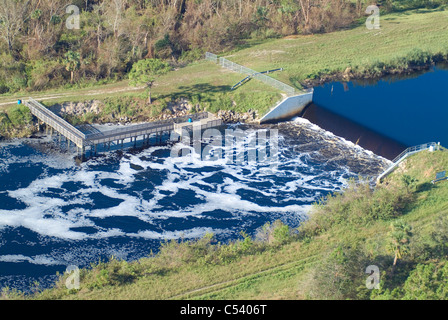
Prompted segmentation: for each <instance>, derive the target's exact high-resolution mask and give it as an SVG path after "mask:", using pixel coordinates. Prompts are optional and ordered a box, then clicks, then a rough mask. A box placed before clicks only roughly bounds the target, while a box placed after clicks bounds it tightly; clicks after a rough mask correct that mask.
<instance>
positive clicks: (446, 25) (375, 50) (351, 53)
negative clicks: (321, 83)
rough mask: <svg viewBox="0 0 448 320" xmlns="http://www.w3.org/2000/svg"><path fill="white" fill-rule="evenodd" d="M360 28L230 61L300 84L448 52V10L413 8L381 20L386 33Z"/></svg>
mask: <svg viewBox="0 0 448 320" xmlns="http://www.w3.org/2000/svg"><path fill="white" fill-rule="evenodd" d="M364 23H365V20H361V21H360V24H359V26H357V27H355V28H353V29H348V30H343V31H337V32H332V33H327V34H316V35H308V36H295V37H286V38H283V39H278V40H273V41H269V42H265V43H262V44H258V45H256V46H254V47H249V48H247V49H243V50H240V51H237V52H232V53H230V54H228V55H226V57H227V58H228V59H230V60H232V61H234V62H236V63H239V64H243V65H245V66H247V67H249V68H253V69H255V70H266V69H268V68H284V71H283V72H281V73H275V74H273V75H271V76H272V77H276V78H278V79H279V80H281V81H283V82H285V83H289V84H292V85H297V84H299V83H301V82H303V81H304V80H305V79H307V78H310V77H312V76H313V75H316V74H319V73H332V72H341V71H342V72H343V71H345V70H346V68H348V67H352V68H354V67H362V66H369V65H371V64H372V63H374V62H377V61H381V62H385V63H388V62H390V61H391V60H393V59H394V58H397V57H404V56H406V55H407V54H408V53H409V52H411V51H412V50H416V49H417V50H418V49H419V50H422V51H426V52H431V53H433V54H436V53H438V52H446V51H448V37H447V34H448V11H446V10H442V9H436V10H423V9H421V10H412V11H406V12H401V13H392V14H388V15H382V16H381V17H380V26H381V28H380V30H375V29H374V30H368V29H367V28H366V26H365V24H364Z"/></svg>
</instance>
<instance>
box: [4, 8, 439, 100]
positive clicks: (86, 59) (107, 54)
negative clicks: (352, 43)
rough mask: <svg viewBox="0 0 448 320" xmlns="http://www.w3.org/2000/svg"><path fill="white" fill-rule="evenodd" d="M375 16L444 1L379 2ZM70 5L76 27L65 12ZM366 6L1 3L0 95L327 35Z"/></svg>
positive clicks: (353, 21) (351, 21)
mask: <svg viewBox="0 0 448 320" xmlns="http://www.w3.org/2000/svg"><path fill="white" fill-rule="evenodd" d="M377 2H378V4H379V5H381V6H382V10H383V11H385V12H386V11H394V10H403V9H407V8H417V7H437V6H438V5H441V4H445V3H446V2H447V1H446V0H434V1H430V2H428V1H423V0H406V1H405V0H402V1H398V0H395V1H392V0H382V1H377ZM68 5H76V6H77V7H78V8H79V10H80V12H79V29H78V28H77V27H78V26H77V20H76V19H75V18H74V17H73V15H74V14H75V13H76V12H75V11H70V10H69V12H68V13H67V11H66V9H67V6H68ZM367 5H368V4H367V1H366V0H356V1H353V0H271V1H264V0H250V1H241V0H200V1H196V0H146V1H142V0H113V1H105V0H90V1H85V0H56V1H47V0H45V1H42V0H1V1H0V93H8V92H16V91H18V90H23V89H31V90H42V89H48V88H52V87H59V86H61V84H65V85H67V86H72V85H73V84H74V83H78V84H79V83H84V84H86V83H95V82H97V81H113V80H116V79H123V78H126V77H127V74H128V72H129V71H130V70H131V68H132V65H133V64H134V63H135V62H137V61H139V60H141V59H143V58H160V59H164V60H170V61H172V62H173V63H174V64H176V63H185V62H191V61H193V60H197V59H198V58H200V57H202V54H203V52H204V51H206V50H209V51H213V52H221V51H223V50H229V49H231V48H235V47H238V46H241V45H243V44H244V43H245V41H247V40H250V39H252V40H254V39H255V40H262V39H267V38H277V37H283V36H288V35H297V34H310V33H322V32H330V31H334V30H336V29H340V28H343V27H347V26H350V25H353V24H356V23H357V19H358V18H360V17H362V16H366V14H365V9H366V6H367Z"/></svg>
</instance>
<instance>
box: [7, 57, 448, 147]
mask: <svg viewBox="0 0 448 320" xmlns="http://www.w3.org/2000/svg"><path fill="white" fill-rule="evenodd" d="M404 58H405V57H403V59H404ZM429 58H430V60H431V61H429V62H427V63H424V64H412V60H409V59H408V60H406V61H407V62H408V63H409V66H408V67H407V68H404V69H401V68H397V67H396V66H393V65H392V66H390V67H388V68H383V69H382V70H381V71H380V74H378V70H377V69H375V68H374V67H371V68H368V69H366V70H365V71H364V72H359V71H357V70H356V69H355V70H353V69H352V68H351V67H347V68H346V70H345V71H344V72H341V71H339V72H333V73H326V74H322V75H319V78H318V79H306V80H305V81H304V82H303V85H304V87H305V88H306V89H309V88H313V87H317V86H322V85H324V84H326V83H331V82H348V81H374V82H377V81H380V80H382V79H383V78H385V77H393V76H404V77H406V76H411V75H412V74H414V73H417V74H418V73H421V72H427V71H428V70H430V69H431V68H432V67H435V66H437V65H442V66H443V65H445V64H448V56H447V57H444V56H442V55H441V54H434V55H432V56H430V57H429ZM380 63H381V62H380ZM91 102H92V104H94V105H96V104H97V103H98V100H92V101H91ZM100 102H101V101H100ZM70 103H71V102H67V104H70ZM85 103H87V100H86V102H84V103H81V104H85ZM174 104H175V105H180V106H181V108H182V110H181V111H180V113H179V114H181V115H185V114H186V113H185V112H186V111H187V112H188V111H190V110H191V108H192V107H193V106H192V103H191V102H190V101H188V100H186V99H185V98H180V99H178V100H177V101H176V102H174ZM186 105H188V106H189V107H186ZM176 107H177V106H174V108H175V109H176ZM194 107H196V106H194ZM50 108H56V109H58V110H60V105H58V104H55V105H53V106H51V107H50ZM172 108H173V106H170V108H167V109H166V110H164V111H163V112H162V113H161V114H160V115H159V116H157V117H151V119H148V120H149V121H157V120H165V119H169V118H173V110H172ZM177 113H178V112H177V111H174V117H175V116H176V114H177ZM85 114H89V113H85ZM85 114H84V115H85ZM213 114H214V115H215V116H216V117H218V118H220V119H221V120H223V122H224V123H225V124H236V123H244V124H258V123H259V121H260V119H261V118H262V116H263V115H260V114H258V110H248V111H247V112H245V113H239V112H234V111H233V110H227V109H221V110H219V111H218V112H214V113H213ZM66 116H68V117H76V116H77V114H76V113H74V114H70V113H68V114H66ZM141 116H142V115H141V114H137V115H136V116H135V117H134V118H135V119H131V121H129V120H128V119H127V117H126V119H125V122H124V123H123V122H121V120H122V119H119V120H118V121H116V122H102V121H100V122H92V123H88V122H86V123H81V124H80V125H89V124H90V125H117V124H118V125H120V124H121V125H132V124H136V123H141V122H142V121H141V118H140V117H141ZM139 118H140V119H139ZM149 121H143V122H149ZM280 122H283V121H278V122H275V123H273V124H278V123H280ZM27 130H30V131H31V132H30V131H28V132H27ZM13 131H16V132H15V133H13V134H10V133H6V134H5V132H0V142H3V141H9V140H11V139H16V138H32V137H33V136H35V135H36V134H37V133H38V132H39V131H37V130H36V122H35V120H34V119H33V122H32V125H27V126H26V127H25V128H23V129H17V128H13ZM27 133H28V134H27Z"/></svg>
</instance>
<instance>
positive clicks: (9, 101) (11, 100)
mask: <svg viewBox="0 0 448 320" xmlns="http://www.w3.org/2000/svg"><path fill="white" fill-rule="evenodd" d="M143 89H145V87H144V86H142V87H128V86H122V87H118V88H117V87H113V88H107V87H106V88H97V89H90V90H89V89H77V90H67V91H66V92H61V93H54V94H42V93H38V92H34V93H33V92H32V93H29V94H27V95H26V96H31V97H33V98H34V99H36V100H39V101H46V100H55V99H61V98H66V99H67V100H69V99H70V98H74V97H79V96H85V97H93V96H98V95H104V94H116V93H126V92H134V91H139V90H143ZM24 98H25V97H20V96H19V95H14V96H12V97H8V98H4V99H1V98H0V101H2V100H4V101H3V102H0V109H1V108H4V107H7V106H12V105H16V104H17V100H18V99H24ZM25 99H26V98H25Z"/></svg>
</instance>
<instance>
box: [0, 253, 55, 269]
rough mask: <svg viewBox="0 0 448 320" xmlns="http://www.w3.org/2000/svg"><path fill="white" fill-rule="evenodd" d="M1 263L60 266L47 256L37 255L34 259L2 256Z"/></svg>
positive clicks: (17, 255)
mask: <svg viewBox="0 0 448 320" xmlns="http://www.w3.org/2000/svg"><path fill="white" fill-rule="evenodd" d="M0 262H9V263H20V262H29V263H31V264H36V265H45V266H52V265H59V264H60V263H59V262H58V261H56V260H55V259H53V258H52V257H49V256H47V255H37V256H33V257H27V256H24V255H22V254H9V255H1V256H0Z"/></svg>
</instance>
